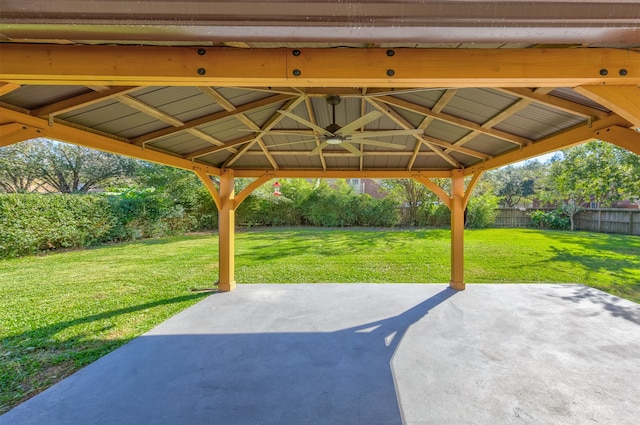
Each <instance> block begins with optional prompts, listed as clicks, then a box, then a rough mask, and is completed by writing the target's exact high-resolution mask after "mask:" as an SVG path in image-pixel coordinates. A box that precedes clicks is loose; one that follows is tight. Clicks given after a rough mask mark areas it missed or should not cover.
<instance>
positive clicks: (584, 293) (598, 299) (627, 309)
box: [560, 286, 640, 325]
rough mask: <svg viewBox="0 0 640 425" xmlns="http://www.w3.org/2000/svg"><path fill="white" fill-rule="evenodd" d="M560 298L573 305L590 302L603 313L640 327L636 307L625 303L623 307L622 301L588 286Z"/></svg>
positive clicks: (639, 314) (639, 312)
mask: <svg viewBox="0 0 640 425" xmlns="http://www.w3.org/2000/svg"><path fill="white" fill-rule="evenodd" d="M560 298H561V299H563V300H567V301H571V302H574V303H580V302H582V301H590V302H592V303H593V304H596V305H598V306H599V307H601V308H602V309H604V311H606V312H608V313H609V314H611V315H612V316H613V317H621V318H623V319H625V320H628V321H630V322H633V323H635V324H636V325H640V309H638V308H637V306H636V305H634V306H629V305H628V303H625V304H627V305H623V303H624V301H625V300H624V299H622V298H619V297H616V296H614V295H611V294H607V293H606V292H602V291H600V290H598V289H594V288H590V287H588V286H575V288H574V289H573V294H571V295H569V296H563V297H560Z"/></svg>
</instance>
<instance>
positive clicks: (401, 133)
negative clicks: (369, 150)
mask: <svg viewBox="0 0 640 425" xmlns="http://www.w3.org/2000/svg"><path fill="white" fill-rule="evenodd" d="M411 134H424V130H420V129H419V128H416V129H412V130H386V131H366V132H364V133H352V134H350V135H349V140H352V139H364V138H369V137H392V136H409V135H411Z"/></svg>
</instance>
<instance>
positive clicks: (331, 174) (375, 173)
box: [234, 169, 451, 179]
mask: <svg viewBox="0 0 640 425" xmlns="http://www.w3.org/2000/svg"><path fill="white" fill-rule="evenodd" d="M234 174H235V176H236V177H254V178H257V177H260V176H264V175H269V176H273V178H278V179H287V178H288V179H301V178H302V179H306V178H310V179H311V178H313V179H351V178H360V179H411V178H419V177H425V178H449V177H451V170H429V171H417V170H414V171H406V170H364V171H359V170H327V171H324V170H321V169H315V170H277V171H272V170H234Z"/></svg>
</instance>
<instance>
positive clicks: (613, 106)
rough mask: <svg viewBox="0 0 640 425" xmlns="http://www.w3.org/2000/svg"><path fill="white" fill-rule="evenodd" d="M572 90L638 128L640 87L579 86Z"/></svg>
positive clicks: (639, 120) (639, 125)
mask: <svg viewBox="0 0 640 425" xmlns="http://www.w3.org/2000/svg"><path fill="white" fill-rule="evenodd" d="M574 90H575V91H576V92H578V93H580V94H582V95H583V96H586V97H588V98H589V99H591V100H594V101H596V102H598V103H599V104H601V105H602V106H604V107H606V108H607V109H610V110H612V111H613V112H615V113H616V114H618V115H620V116H621V117H622V118H624V119H625V120H627V121H629V122H630V123H632V124H633V125H635V126H636V127H640V87H638V86H635V87H634V86H579V87H575V88H574Z"/></svg>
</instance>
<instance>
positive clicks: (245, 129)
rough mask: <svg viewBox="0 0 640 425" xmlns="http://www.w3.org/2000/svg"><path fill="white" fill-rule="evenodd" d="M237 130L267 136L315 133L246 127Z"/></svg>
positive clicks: (311, 132)
mask: <svg viewBox="0 0 640 425" xmlns="http://www.w3.org/2000/svg"><path fill="white" fill-rule="evenodd" d="M238 131H243V132H246V133H256V134H261V135H263V136H268V135H274V136H275V135H277V136H307V137H312V136H313V135H314V134H315V133H314V132H313V130H298V131H295V130H267V131H264V130H249V129H247V128H239V129H238Z"/></svg>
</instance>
